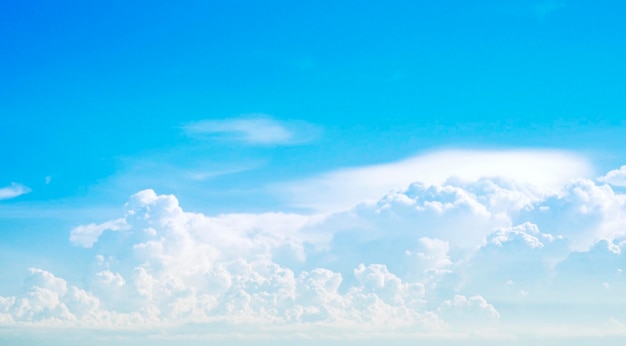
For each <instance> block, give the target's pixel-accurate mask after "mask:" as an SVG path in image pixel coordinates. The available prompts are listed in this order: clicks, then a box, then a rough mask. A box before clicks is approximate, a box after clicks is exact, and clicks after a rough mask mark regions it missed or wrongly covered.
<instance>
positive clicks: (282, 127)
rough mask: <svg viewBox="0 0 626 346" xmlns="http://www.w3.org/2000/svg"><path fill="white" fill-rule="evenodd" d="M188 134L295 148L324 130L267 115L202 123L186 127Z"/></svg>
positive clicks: (205, 137) (197, 136)
mask: <svg viewBox="0 0 626 346" xmlns="http://www.w3.org/2000/svg"><path fill="white" fill-rule="evenodd" d="M183 129H184V131H185V132H186V133H187V135H189V136H191V137H193V138H198V139H213V140H226V141H236V142H242V143H245V144H249V145H290V144H291V145H293V144H304V143H308V142H310V141H312V140H314V139H315V138H317V137H318V136H319V132H320V130H319V129H318V128H317V127H315V126H314V125H312V124H309V123H306V122H303V121H278V120H275V119H273V118H271V117H269V116H267V115H264V114H261V115H253V116H249V117H241V118H230V119H221V120H202V121H197V122H193V123H189V124H187V125H185V126H184V127H183Z"/></svg>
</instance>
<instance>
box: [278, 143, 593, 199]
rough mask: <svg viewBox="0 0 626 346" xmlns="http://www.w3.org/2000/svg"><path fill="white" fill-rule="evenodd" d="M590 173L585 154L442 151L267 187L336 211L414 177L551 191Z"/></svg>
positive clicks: (401, 186) (283, 195) (426, 180)
mask: <svg viewBox="0 0 626 346" xmlns="http://www.w3.org/2000/svg"><path fill="white" fill-rule="evenodd" d="M591 173H592V169H591V165H590V164H589V163H588V162H587V160H586V159H584V158H583V157H580V156H577V155H575V154H572V153H568V152H563V151H546V150H517V151H471V150H466V151H439V152H433V153H429V154H423V155H418V156H415V157H411V158H409V159H406V160H402V161H398V162H392V163H388V164H380V165H372V166H365V167H355V168H348V169H340V170H336V171H332V172H328V173H324V174H321V175H318V176H315V177H311V178H307V179H304V180H297V181H292V182H289V183H280V184H276V185H273V186H270V187H269V188H270V190H271V191H273V192H274V193H276V195H277V196H278V197H279V198H283V199H284V200H286V201H288V202H289V203H291V204H292V205H294V206H298V207H305V208H311V209H313V210H318V211H335V210H337V209H345V208H350V207H351V206H353V205H355V204H357V203H359V202H361V201H363V200H367V199H375V198H378V197H380V196H382V195H384V194H386V193H388V192H389V191H390V190H393V189H405V188H406V187H407V186H408V185H409V184H410V183H412V182H415V181H419V182H423V183H426V184H443V183H444V182H445V181H446V180H448V179H451V178H455V179H459V180H461V181H476V180H478V179H480V178H482V177H488V178H490V177H504V178H506V179H508V180H511V181H514V182H516V183H518V184H522V185H524V184H528V185H532V186H535V187H536V188H539V189H541V190H550V189H555V188H558V187H559V186H561V185H562V184H563V183H565V182H567V181H568V180H570V179H573V178H579V177H587V176H589V175H590V174H591Z"/></svg>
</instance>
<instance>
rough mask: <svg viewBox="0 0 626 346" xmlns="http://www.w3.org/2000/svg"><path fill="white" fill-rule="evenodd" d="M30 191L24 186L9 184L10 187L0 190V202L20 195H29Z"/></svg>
mask: <svg viewBox="0 0 626 346" xmlns="http://www.w3.org/2000/svg"><path fill="white" fill-rule="evenodd" d="M30 191H31V190H30V188H29V187H28V186H24V185H22V184H18V183H11V185H9V186H7V187H3V188H0V200H3V199H11V198H15V197H19V196H21V195H25V194H27V193H29V192H30Z"/></svg>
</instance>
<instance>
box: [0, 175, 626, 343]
mask: <svg viewBox="0 0 626 346" xmlns="http://www.w3.org/2000/svg"><path fill="white" fill-rule="evenodd" d="M602 181H604V180H603V179H599V180H598V181H593V180H589V179H574V180H570V181H569V182H568V183H565V184H563V185H561V186H560V187H559V188H558V189H554V188H553V187H551V188H550V189H542V188H539V187H537V186H532V185H529V184H527V183H522V182H519V181H516V180H515V179H509V178H506V177H493V178H478V179H474V180H468V179H463V180H462V179H449V180H447V181H445V182H443V183H441V184H434V183H423V182H416V183H413V184H411V185H410V186H409V187H408V188H406V189H404V190H396V191H393V192H390V193H388V194H387V195H385V196H384V197H383V198H381V199H379V200H377V201H366V202H363V203H360V204H358V205H356V206H354V207H353V208H351V209H350V210H347V211H341V212H336V213H331V214H325V215H303V214H293V213H292V214H289V213H262V214H223V215H217V216H207V215H204V214H201V213H190V212H186V211H184V210H183V209H182V208H181V207H180V205H179V203H178V200H177V199H176V197H174V196H172V195H158V194H157V193H156V192H154V191H152V190H144V191H141V192H138V193H136V194H135V195H133V196H131V198H130V200H129V201H128V203H127V204H126V212H125V214H124V215H122V216H121V217H120V218H118V219H114V220H111V221H107V222H104V223H102V224H90V225H85V226H78V227H76V228H75V229H73V230H72V232H71V234H70V241H71V242H72V243H73V244H74V245H77V246H82V247H86V248H91V249H92V250H91V251H93V253H94V265H93V270H92V272H90V273H86V279H85V281H84V282H80V283H73V284H70V283H68V282H66V281H65V280H64V279H62V278H59V277H56V276H55V275H54V274H52V273H49V272H48V271H45V270H43V269H37V268H33V269H30V276H29V278H28V279H27V280H26V283H25V287H27V289H26V290H25V292H24V293H23V294H22V295H21V296H10V297H4V298H0V323H2V324H4V325H25V324H36V325H56V324H61V325H71V326H106V327H109V328H121V327H124V328H150V327H154V326H170V327H171V328H182V326H198V325H201V326H205V327H204V328H205V329H203V330H205V331H207V333H211V332H212V331H215V328H218V327H219V329H220V330H241V329H242V328H244V329H245V330H249V331H256V332H262V331H264V330H266V329H267V328H269V329H272V328H279V329H281V330H283V331H285V330H288V331H290V333H296V334H297V333H300V332H302V331H303V330H313V329H315V328H318V329H317V330H325V331H328V330H331V329H332V330H360V333H366V334H367V333H378V332H381V331H385V332H386V333H388V332H394V333H399V334H402V333H416V332H423V333H434V332H437V331H456V332H464V333H472V332H473V331H476V330H493V329H499V330H519V328H520V327H519V326H526V325H535V326H541V327H545V326H550V325H552V324H554V325H555V326H556V325H557V324H558V325H563V324H565V325H566V326H569V327H571V328H572V330H575V329H576V328H577V327H579V326H582V325H585V326H590V325H591V326H597V327H598V328H599V329H598V330H600V331H599V332H598V331H596V332H598V333H602V330H604V329H602V328H603V327H602V326H605V325H606V324H607V323H608V322H609V321H625V320H626V313H625V312H624V311H626V309H624V308H626V300H625V299H624V296H623V292H624V289H626V277H624V275H623V274H622V271H623V270H624V269H626V257H625V256H624V255H623V250H624V248H625V246H626V195H624V194H621V193H619V192H616V191H615V190H614V189H613V188H612V187H611V186H610V185H607V184H604V183H602ZM555 323H556V324H555ZM228 326H230V327H228ZM233 326H236V327H233ZM212 328H213V329H212ZM228 328H231V329H228ZM246 328H248V329H246ZM320 328H321V329H320ZM507 328H509V329H507ZM516 328H517V329H516ZM555 330H556V329H555ZM611 330H613V329H611ZM604 331H605V332H606V330H604Z"/></svg>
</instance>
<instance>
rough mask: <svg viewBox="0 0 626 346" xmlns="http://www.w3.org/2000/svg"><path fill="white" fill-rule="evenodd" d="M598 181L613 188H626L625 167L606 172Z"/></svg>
mask: <svg viewBox="0 0 626 346" xmlns="http://www.w3.org/2000/svg"><path fill="white" fill-rule="evenodd" d="M598 181H601V182H603V183H607V184H611V185H613V186H620V187H626V165H624V166H622V167H620V168H619V169H614V170H612V171H610V172H608V173H607V174H606V175H604V176H602V177H600V178H598Z"/></svg>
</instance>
